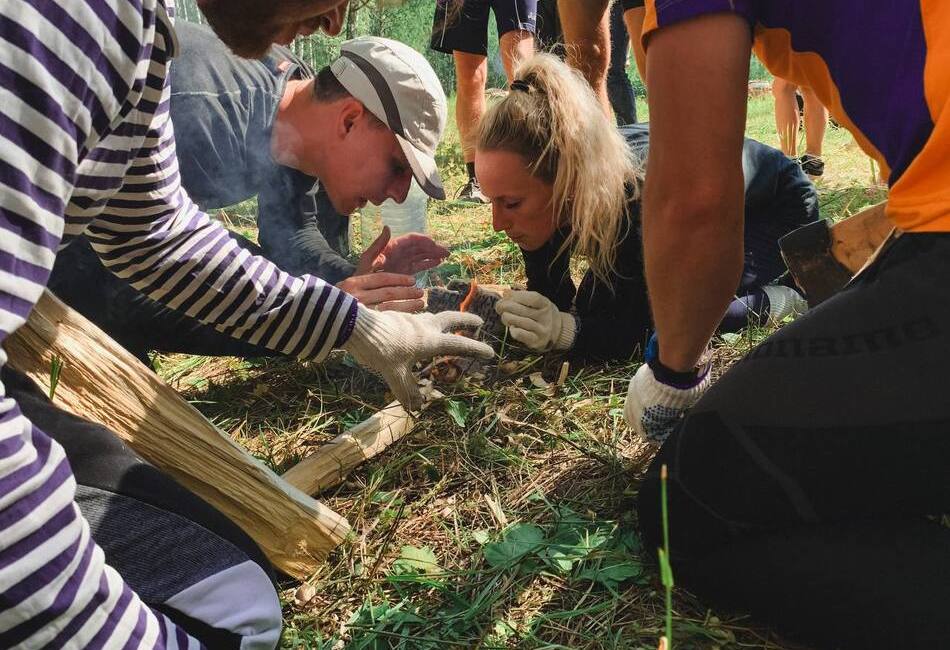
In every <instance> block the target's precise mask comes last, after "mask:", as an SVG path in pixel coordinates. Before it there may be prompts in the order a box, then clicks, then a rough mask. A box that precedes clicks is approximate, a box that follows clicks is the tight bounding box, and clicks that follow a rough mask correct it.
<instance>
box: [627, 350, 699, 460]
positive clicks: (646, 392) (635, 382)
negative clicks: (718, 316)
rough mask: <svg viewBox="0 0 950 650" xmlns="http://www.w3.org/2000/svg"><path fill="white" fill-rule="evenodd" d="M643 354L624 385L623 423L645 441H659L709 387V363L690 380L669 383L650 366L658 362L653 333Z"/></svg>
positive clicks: (665, 436) (665, 437)
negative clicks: (631, 375)
mask: <svg viewBox="0 0 950 650" xmlns="http://www.w3.org/2000/svg"><path fill="white" fill-rule="evenodd" d="M644 357H645V359H646V361H645V363H644V364H643V365H642V366H640V369H639V370H637V373H636V374H635V375H634V376H633V379H631V380H630V386H629V387H628V388H627V401H626V403H625V404H624V406H623V416H624V419H625V420H626V421H627V426H629V427H630V428H631V429H633V430H634V431H636V432H637V433H638V434H640V435H641V436H642V437H643V438H645V439H646V440H648V441H650V442H655V443H657V444H660V443H662V442H663V441H664V440H666V439H667V438H668V437H669V436H670V434H671V433H673V430H674V429H676V426H677V425H678V424H679V423H680V420H682V419H683V417H684V416H685V415H686V411H688V410H689V408H690V407H691V406H693V404H695V403H696V402H697V401H699V398H700V397H702V395H703V393H705V392H706V389H707V388H709V385H710V378H709V365H708V364H706V365H704V366H703V367H701V368H699V369H697V371H696V373H695V376H694V377H693V378H692V379H691V380H688V381H684V382H683V383H680V384H677V385H673V384H670V383H664V382H662V381H660V380H659V379H657V378H656V375H655V374H654V370H653V368H652V367H651V365H658V364H659V361H658V352H657V345H656V335H655V334H654V335H653V336H652V337H651V338H650V343H649V344H648V345H647V352H646V354H645V355H644Z"/></svg>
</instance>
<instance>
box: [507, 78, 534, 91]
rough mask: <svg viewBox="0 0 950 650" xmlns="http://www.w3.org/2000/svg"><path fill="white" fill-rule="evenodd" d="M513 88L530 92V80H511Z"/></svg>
mask: <svg viewBox="0 0 950 650" xmlns="http://www.w3.org/2000/svg"><path fill="white" fill-rule="evenodd" d="M511 89H512V90H520V91H521V92H523V93H526V92H530V91H531V86H529V85H528V82H527V81H525V80H524V79H515V80H514V81H512V82H511Z"/></svg>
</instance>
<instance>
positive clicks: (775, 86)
mask: <svg viewBox="0 0 950 650" xmlns="http://www.w3.org/2000/svg"><path fill="white" fill-rule="evenodd" d="M797 89H798V86H797V85H795V84H793V83H792V82H790V81H786V80H785V79H781V78H779V77H775V79H773V80H772V96H773V97H775V99H788V98H789V97H794V96H795V91H796V90H797Z"/></svg>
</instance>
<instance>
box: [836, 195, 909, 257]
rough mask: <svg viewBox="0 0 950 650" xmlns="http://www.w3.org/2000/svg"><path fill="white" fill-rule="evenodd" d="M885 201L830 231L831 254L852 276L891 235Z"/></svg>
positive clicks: (845, 220)
mask: <svg viewBox="0 0 950 650" xmlns="http://www.w3.org/2000/svg"><path fill="white" fill-rule="evenodd" d="M886 208H887V201H884V202H883V203H878V204H876V205H872V206H870V207H868V208H865V209H864V210H862V211H861V212H858V213H857V214H856V215H854V216H851V217H848V218H847V219H844V220H842V221H839V222H838V223H836V224H834V225H833V226H832V227H831V229H830V230H831V254H832V255H834V256H835V259H837V260H838V261H839V262H841V263H842V264H843V265H844V266H845V268H847V269H848V270H849V271H851V274H852V275H854V274H856V273H857V272H858V271H860V270H861V269H862V268H863V267H864V265H865V264H866V263H867V262H868V260H869V259H871V257H872V256H873V255H874V253H876V252H877V250H878V249H879V248H880V247H881V244H883V243H884V240H886V239H887V238H888V236H890V234H891V232H893V231H894V223H893V222H892V221H891V220H890V219H888V218H887V215H886V214H885V210H886Z"/></svg>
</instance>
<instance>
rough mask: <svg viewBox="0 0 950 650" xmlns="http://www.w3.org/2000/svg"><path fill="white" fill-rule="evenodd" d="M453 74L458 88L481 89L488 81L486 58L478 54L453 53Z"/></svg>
mask: <svg viewBox="0 0 950 650" xmlns="http://www.w3.org/2000/svg"><path fill="white" fill-rule="evenodd" d="M455 76H456V83H457V84H458V86H459V90H462V88H463V87H464V88H465V89H466V90H482V89H484V88H485V84H486V83H488V59H487V58H486V57H484V56H482V55H480V54H469V53H467V52H456V53H455Z"/></svg>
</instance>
